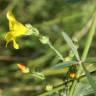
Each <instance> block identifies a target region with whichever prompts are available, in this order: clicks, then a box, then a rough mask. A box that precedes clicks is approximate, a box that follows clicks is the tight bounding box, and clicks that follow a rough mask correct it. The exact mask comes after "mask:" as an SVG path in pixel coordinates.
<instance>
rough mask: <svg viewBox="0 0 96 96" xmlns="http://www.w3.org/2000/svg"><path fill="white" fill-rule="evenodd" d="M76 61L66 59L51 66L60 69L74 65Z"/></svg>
mask: <svg viewBox="0 0 96 96" xmlns="http://www.w3.org/2000/svg"><path fill="white" fill-rule="evenodd" d="M77 63H78V62H77V61H66V62H63V63H59V64H56V65H55V66H53V68H56V69H62V68H64V67H68V66H71V65H75V64H77Z"/></svg>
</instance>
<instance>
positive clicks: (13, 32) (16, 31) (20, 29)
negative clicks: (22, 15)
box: [5, 11, 28, 49]
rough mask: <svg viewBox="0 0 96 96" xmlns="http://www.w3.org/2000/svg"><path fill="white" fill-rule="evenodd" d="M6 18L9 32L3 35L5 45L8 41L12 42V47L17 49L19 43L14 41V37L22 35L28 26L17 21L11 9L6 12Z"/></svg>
mask: <svg viewBox="0 0 96 96" xmlns="http://www.w3.org/2000/svg"><path fill="white" fill-rule="evenodd" d="M7 19H8V20H9V32H8V33H7V34H6V36H5V40H6V42H7V43H6V46H7V44H8V43H9V42H11V41H12V42H13V47H14V48H15V49H19V45H18V44H17V43H16V38H17V37H19V36H22V35H26V32H27V31H28V28H27V27H26V26H24V25H23V24H22V23H20V22H18V21H17V20H16V19H15V17H14V15H13V14H12V11H8V12H7Z"/></svg>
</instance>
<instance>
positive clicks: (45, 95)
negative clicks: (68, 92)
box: [38, 85, 65, 96]
mask: <svg viewBox="0 0 96 96" xmlns="http://www.w3.org/2000/svg"><path fill="white" fill-rule="evenodd" d="M63 88H65V86H64V85H61V86H60V87H57V88H55V89H53V90H51V91H48V92H46V93H43V94H41V95H38V96H48V95H49V94H52V93H54V92H57V91H59V90H61V89H63Z"/></svg>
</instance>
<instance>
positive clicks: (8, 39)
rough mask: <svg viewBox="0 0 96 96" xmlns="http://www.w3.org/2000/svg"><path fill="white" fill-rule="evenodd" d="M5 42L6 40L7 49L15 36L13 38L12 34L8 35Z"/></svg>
mask: <svg viewBox="0 0 96 96" xmlns="http://www.w3.org/2000/svg"><path fill="white" fill-rule="evenodd" d="M5 40H6V47H7V45H8V43H9V42H10V41H12V40H13V36H12V34H11V32H8V33H7V34H6V36H5Z"/></svg>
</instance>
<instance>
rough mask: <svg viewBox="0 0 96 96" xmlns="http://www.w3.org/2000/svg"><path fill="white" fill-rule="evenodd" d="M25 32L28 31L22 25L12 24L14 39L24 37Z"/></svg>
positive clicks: (16, 22) (18, 23)
mask: <svg viewBox="0 0 96 96" xmlns="http://www.w3.org/2000/svg"><path fill="white" fill-rule="evenodd" d="M27 31H28V28H27V27H25V26H24V25H23V24H21V23H20V22H18V21H15V22H14V35H15V37H19V36H22V35H25V34H26V32H27Z"/></svg>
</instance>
